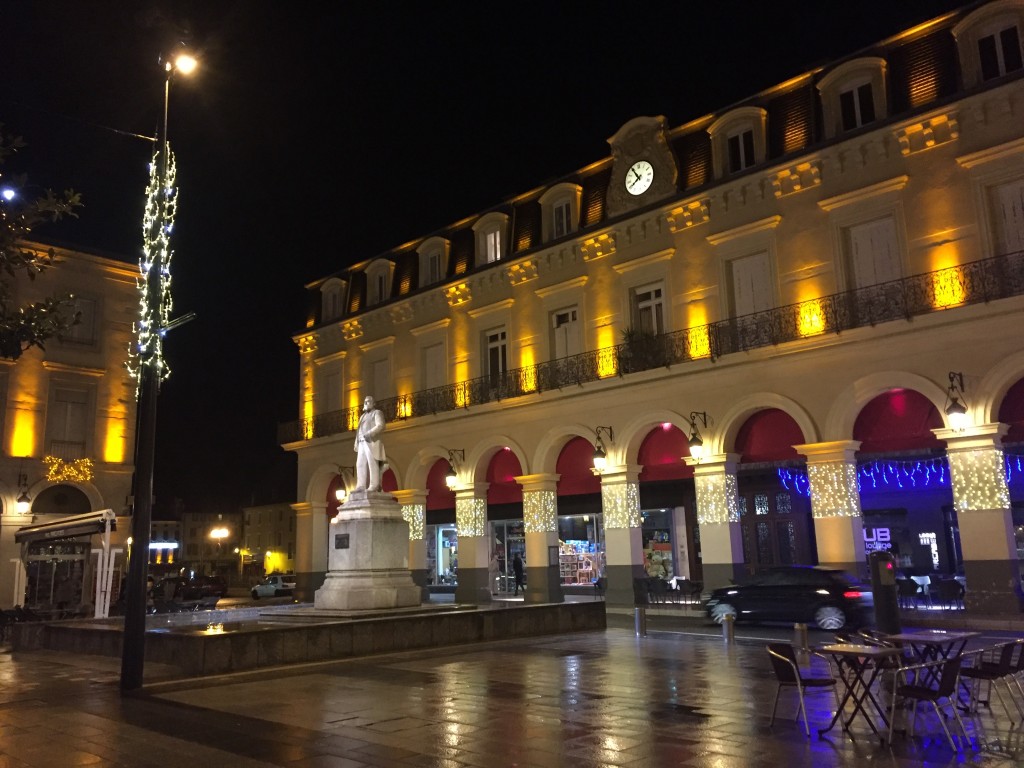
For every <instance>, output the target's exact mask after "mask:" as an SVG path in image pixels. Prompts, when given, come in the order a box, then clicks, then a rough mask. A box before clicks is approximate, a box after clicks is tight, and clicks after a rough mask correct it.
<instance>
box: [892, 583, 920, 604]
mask: <svg viewBox="0 0 1024 768" xmlns="http://www.w3.org/2000/svg"><path fill="white" fill-rule="evenodd" d="M896 595H897V597H898V598H899V603H900V608H916V607H917V601H918V598H920V596H921V587H920V586H919V585H918V583H917V582H916V581H911V580H910V579H900V580H899V581H897V582H896Z"/></svg>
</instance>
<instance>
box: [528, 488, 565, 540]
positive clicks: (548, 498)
mask: <svg viewBox="0 0 1024 768" xmlns="http://www.w3.org/2000/svg"><path fill="white" fill-rule="evenodd" d="M523 527H524V529H525V531H526V533H548V532H550V531H557V530H558V496H557V494H556V493H555V492H554V491H523Z"/></svg>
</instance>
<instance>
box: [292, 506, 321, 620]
mask: <svg viewBox="0 0 1024 768" xmlns="http://www.w3.org/2000/svg"><path fill="white" fill-rule="evenodd" d="M291 508H292V509H294V510H295V598H296V599H297V600H299V601H300V602H303V603H311V602H313V595H314V593H315V592H316V590H318V589H319V588H320V587H321V586H322V585H323V583H324V578H325V577H326V576H327V538H328V528H329V527H330V518H329V517H328V516H327V503H326V502H319V503H316V504H312V503H310V502H298V503H295V504H292V505H291Z"/></svg>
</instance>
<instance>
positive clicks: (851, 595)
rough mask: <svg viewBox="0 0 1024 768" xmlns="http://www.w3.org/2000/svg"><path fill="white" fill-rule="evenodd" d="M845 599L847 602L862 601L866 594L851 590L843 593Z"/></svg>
mask: <svg viewBox="0 0 1024 768" xmlns="http://www.w3.org/2000/svg"><path fill="white" fill-rule="evenodd" d="M843 597H845V598H846V599H847V600H860V599H861V598H862V597H864V593H863V592H860V591H858V590H856V589H851V590H849V591H847V592H843Z"/></svg>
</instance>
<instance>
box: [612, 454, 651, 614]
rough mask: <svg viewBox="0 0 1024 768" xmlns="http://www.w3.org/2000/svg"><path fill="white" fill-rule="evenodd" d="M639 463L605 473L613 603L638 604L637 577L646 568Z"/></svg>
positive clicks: (641, 574)
mask: <svg viewBox="0 0 1024 768" xmlns="http://www.w3.org/2000/svg"><path fill="white" fill-rule="evenodd" d="M639 474H640V468H639V467H637V466H629V465H624V466H619V467H609V468H608V469H606V470H605V471H604V472H603V473H602V474H601V509H602V511H603V513H604V547H605V570H604V572H605V577H606V578H607V579H608V584H607V588H606V591H605V601H606V602H607V603H608V604H609V605H629V606H632V605H635V604H636V596H635V594H634V591H633V580H634V579H639V578H644V577H646V576H647V573H646V571H644V542H643V537H642V536H641V534H640V523H641V519H640V484H639V483H638V482H637V477H638V476H639Z"/></svg>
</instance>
